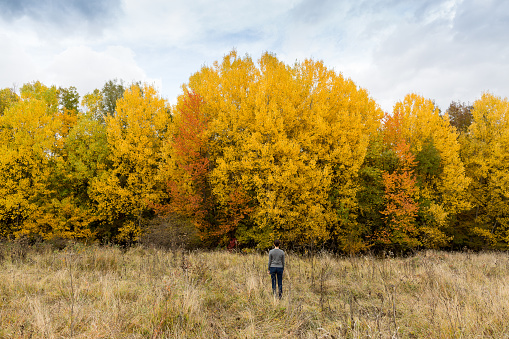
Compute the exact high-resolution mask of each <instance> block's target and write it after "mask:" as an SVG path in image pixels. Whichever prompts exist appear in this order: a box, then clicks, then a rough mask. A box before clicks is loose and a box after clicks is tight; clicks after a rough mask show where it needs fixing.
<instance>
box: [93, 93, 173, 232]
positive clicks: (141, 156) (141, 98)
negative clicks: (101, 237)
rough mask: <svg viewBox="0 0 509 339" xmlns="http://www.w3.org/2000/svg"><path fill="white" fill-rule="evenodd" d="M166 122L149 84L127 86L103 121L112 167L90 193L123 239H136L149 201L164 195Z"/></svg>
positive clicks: (164, 106) (165, 113) (166, 114)
mask: <svg viewBox="0 0 509 339" xmlns="http://www.w3.org/2000/svg"><path fill="white" fill-rule="evenodd" d="M169 123H170V115H169V108H168V105H167V103H166V101H165V100H164V99H162V98H160V97H159V95H158V93H157V92H156V90H155V89H154V88H153V87H152V86H148V85H146V86H144V87H143V88H140V87H138V86H136V85H133V86H131V88H130V89H128V90H126V91H125V93H124V96H123V98H122V99H119V100H118V101H117V105H116V112H115V114H114V115H113V116H108V117H106V127H107V139H108V146H109V150H110V155H109V160H110V161H111V163H112V167H111V170H109V171H105V172H104V173H103V174H102V175H101V177H98V178H97V179H95V180H94V182H93V183H92V188H91V191H90V194H91V196H92V199H93V200H95V201H96V203H97V206H98V213H99V217H100V218H101V219H102V220H104V222H105V223H109V224H114V223H120V225H117V226H116V227H118V228H119V232H120V234H119V237H120V238H122V240H125V239H124V238H125V237H127V236H129V234H130V236H132V239H131V240H135V239H136V238H137V237H138V236H139V234H140V232H141V228H142V226H143V225H142V222H141V220H142V219H143V218H144V217H145V214H146V213H148V211H149V210H150V208H149V205H150V203H151V202H158V201H159V199H160V197H161V195H162V194H163V190H162V184H161V183H160V182H159V180H158V165H159V162H160V161H161V145H162V143H163V141H164V140H165V137H166V134H167V132H168V129H169ZM120 238H119V239H120Z"/></svg>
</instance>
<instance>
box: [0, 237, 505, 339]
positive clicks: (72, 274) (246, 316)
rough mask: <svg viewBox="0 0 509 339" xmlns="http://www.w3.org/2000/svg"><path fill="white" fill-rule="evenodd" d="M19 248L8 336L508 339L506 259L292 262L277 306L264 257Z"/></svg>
mask: <svg viewBox="0 0 509 339" xmlns="http://www.w3.org/2000/svg"><path fill="white" fill-rule="evenodd" d="M15 247H16V244H3V245H2V253H3V255H1V254H2V253H0V259H1V260H2V263H1V264H0V268H1V270H0V275H1V276H0V298H1V299H0V324H1V326H0V337H2V338H70V337H73V338H196V337H198V338H509V323H508V322H507V314H509V286H508V284H509V259H508V257H507V255H506V254H503V253H482V254H467V253H463V254H461V253H445V252H434V251H427V252H422V253H419V254H418V255H416V256H414V257H410V258H387V259H383V260H382V259H376V258H373V257H355V258H338V257H334V256H331V255H328V254H323V255H317V256H314V257H302V256H297V255H292V254H288V255H287V267H286V270H285V276H284V297H283V299H282V300H281V301H279V300H276V299H274V298H273V297H272V295H271V292H272V291H271V288H270V277H269V276H268V275H267V273H266V272H267V268H266V260H267V259H266V256H264V255H259V254H247V255H244V254H232V253H226V252H191V253H183V252H175V253H172V252H165V251H161V250H154V249H144V248H141V247H136V248H131V249H130V250H128V251H127V252H122V251H121V250H120V249H118V248H114V247H106V248H100V247H95V246H88V247H87V246H82V245H74V246H71V247H68V248H67V249H65V250H63V251H53V250H52V249H51V248H49V247H43V248H40V247H39V248H38V249H30V250H28V251H25V252H26V253H21V254H20V253H19V252H20V249H19V248H15ZM21 252H23V251H22V250H21Z"/></svg>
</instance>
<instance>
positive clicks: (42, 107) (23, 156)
mask: <svg viewBox="0 0 509 339" xmlns="http://www.w3.org/2000/svg"><path fill="white" fill-rule="evenodd" d="M51 95H55V97H52V96H51ZM55 102H56V90H55V91H53V89H52V88H47V87H45V86H43V85H42V84H40V83H35V84H33V85H26V86H24V87H23V88H22V97H21V100H20V101H18V102H16V103H13V104H12V105H11V106H9V108H8V109H6V110H5V112H4V115H2V116H0V219H1V223H2V233H3V235H7V234H10V233H12V232H14V231H27V232H28V231H30V232H33V233H40V234H43V233H47V230H46V229H44V228H39V227H38V226H37V227H35V226H34V227H31V226H30V227H29V224H33V225H39V224H38V222H37V215H36V213H37V212H38V209H39V207H40V205H41V204H42V203H43V202H44V201H45V199H44V198H45V197H47V196H48V195H51V194H52V191H51V187H50V185H49V180H50V178H51V175H52V167H53V166H54V165H55V164H56V163H57V162H58V161H59V157H58V151H59V150H58V146H59V145H60V142H59V134H58V132H59V131H60V129H61V126H62V122H61V120H60V119H58V118H56V117H55V111H54V108H55V106H54V105H55Z"/></svg>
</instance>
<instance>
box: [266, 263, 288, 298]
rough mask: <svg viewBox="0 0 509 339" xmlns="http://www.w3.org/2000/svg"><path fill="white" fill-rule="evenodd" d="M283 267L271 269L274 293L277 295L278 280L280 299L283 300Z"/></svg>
mask: <svg viewBox="0 0 509 339" xmlns="http://www.w3.org/2000/svg"><path fill="white" fill-rule="evenodd" d="M283 271H284V268H283V267H271V268H269V272H270V278H271V280H272V293H274V295H276V279H277V285H278V286H279V293H278V295H277V296H278V298H279V299H281V297H282V296H283Z"/></svg>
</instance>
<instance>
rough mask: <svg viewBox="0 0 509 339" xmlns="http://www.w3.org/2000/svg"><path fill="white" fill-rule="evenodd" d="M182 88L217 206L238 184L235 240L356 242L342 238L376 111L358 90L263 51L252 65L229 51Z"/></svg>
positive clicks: (309, 65)
mask: <svg viewBox="0 0 509 339" xmlns="http://www.w3.org/2000/svg"><path fill="white" fill-rule="evenodd" d="M186 88H187V89H188V90H189V91H195V92H196V93H198V94H199V95H201V96H202V97H203V99H204V102H205V104H204V106H203V112H204V114H205V115H206V116H208V117H209V125H208V132H207V136H208V140H209V148H208V151H209V160H210V162H211V167H212V170H211V174H210V182H211V184H212V193H213V195H214V197H215V198H216V200H217V202H218V204H219V206H220V209H224V208H226V206H227V204H228V201H229V199H230V198H229V197H231V195H232V193H233V192H235V191H236V190H238V189H239V188H242V189H243V190H244V192H245V193H242V195H243V196H245V197H246V198H247V199H248V200H250V201H253V204H254V205H253V206H254V210H253V212H252V214H251V216H250V218H249V219H248V220H244V221H245V222H244V223H243V224H242V225H240V226H239V228H238V231H237V232H236V236H237V238H238V239H239V240H241V241H242V242H244V243H253V244H257V245H258V246H259V247H261V248H265V247H268V246H270V244H271V241H272V239H273V237H274V236H278V237H281V238H283V239H284V240H285V241H287V243H289V244H291V243H293V244H294V245H306V244H308V245H309V244H313V243H318V242H322V243H323V242H324V241H326V240H328V239H333V241H334V242H335V244H336V245H337V246H340V248H343V249H346V248H347V247H348V246H350V245H351V244H353V243H354V241H350V239H354V238H355V239H354V240H355V241H356V244H359V243H360V242H361V241H359V239H358V238H356V237H355V236H354V237H350V236H351V235H352V234H354V233H355V232H356V230H357V227H358V225H356V221H355V210H356V208H357V203H356V197H355V195H356V191H357V189H358V182H357V172H358V169H359V167H360V166H361V164H362V162H363V158H364V155H365V152H366V148H367V145H368V142H369V136H370V134H371V133H372V132H374V131H375V130H376V128H377V126H378V124H379V119H380V117H381V115H382V113H381V110H380V109H379V108H377V106H376V104H375V103H374V101H373V100H371V99H370V98H369V97H368V95H367V93H366V91H364V90H362V89H358V88H357V87H356V85H355V84H354V83H353V82H352V81H351V80H349V79H344V78H343V77H342V75H341V74H337V73H335V72H334V71H332V70H329V69H327V68H326V67H325V66H324V65H323V63H321V62H315V61H311V60H307V61H304V62H302V63H297V64H295V65H294V66H293V67H290V66H287V65H285V64H284V63H282V62H281V61H279V60H278V59H277V58H276V57H275V56H274V55H271V54H269V53H265V54H264V55H263V56H262V57H261V59H260V60H259V62H258V63H257V64H256V63H254V62H253V61H252V60H251V58H250V57H248V56H246V57H244V58H241V57H239V56H237V54H236V52H231V53H229V54H228V55H227V56H225V58H224V59H223V61H222V62H221V63H215V64H214V66H213V67H204V68H203V69H202V70H201V71H200V72H198V73H196V74H194V75H193V76H192V77H191V78H190V81H189V84H187V86H186ZM349 237H350V238H349ZM355 246H358V245H355Z"/></svg>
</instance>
